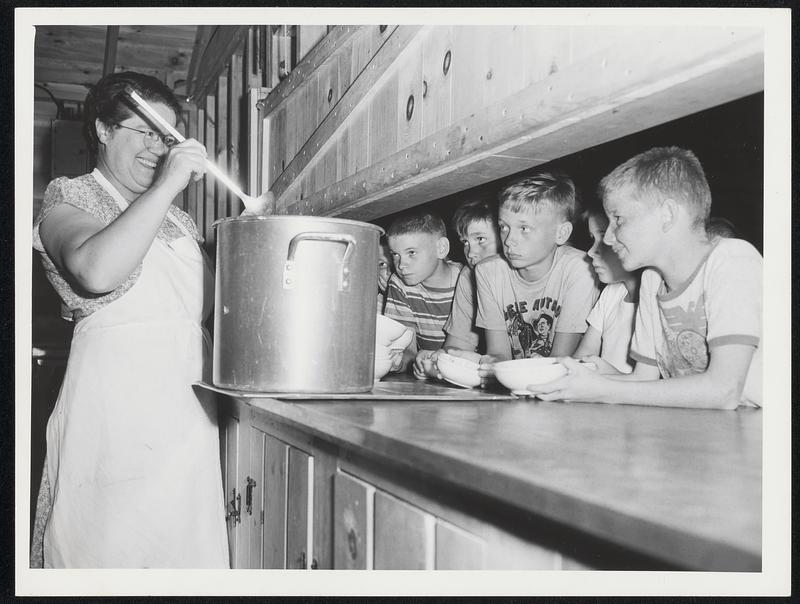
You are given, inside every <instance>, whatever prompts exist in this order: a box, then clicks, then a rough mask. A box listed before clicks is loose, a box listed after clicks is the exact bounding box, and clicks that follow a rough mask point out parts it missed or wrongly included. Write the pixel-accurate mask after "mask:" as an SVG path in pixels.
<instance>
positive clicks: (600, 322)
mask: <svg viewBox="0 0 800 604" xmlns="http://www.w3.org/2000/svg"><path fill="white" fill-rule="evenodd" d="M627 296H628V289H627V288H626V287H625V284H624V283H610V284H608V285H606V286H605V287H604V288H603V291H602V292H600V298H598V300H597V303H596V304H595V305H594V308H593V309H592V312H590V313H589V316H588V317H587V318H586V322H587V323H588V324H589V325H591V326H592V327H594V328H595V329H596V330H597V331H598V332H599V333H600V336H601V338H602V340H601V342H600V358H601V359H603V360H604V361H608V362H609V363H611V364H612V365H613V366H614V367H616V369H617V370H618V371H621V372H622V373H630V372H631V371H632V370H633V367H631V365H630V363H628V355H629V353H630V348H631V336H632V335H633V324H634V321H635V319H636V304H635V303H633V302H626V301H625V298H626V297H627Z"/></svg>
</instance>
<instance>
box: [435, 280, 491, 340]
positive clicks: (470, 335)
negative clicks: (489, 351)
mask: <svg viewBox="0 0 800 604" xmlns="http://www.w3.org/2000/svg"><path fill="white" fill-rule="evenodd" d="M477 312H478V300H477V294H476V289H475V273H474V271H473V270H472V269H470V268H469V267H468V266H465V267H464V268H462V269H461V273H460V274H459V275H458V282H457V283H456V291H455V295H454V296H453V308H452V309H451V310H450V316H449V317H448V318H447V322H446V323H445V324H444V331H445V333H446V334H447V336H448V337H449V338H450V340H451V342H452V343H453V344H454V345H455V346H456V348H459V349H461V350H469V351H472V352H475V351H477V350H478V348H479V347H480V345H481V340H482V338H481V335H482V333H483V330H482V329H479V328H477V327H475V315H476V313H477Z"/></svg>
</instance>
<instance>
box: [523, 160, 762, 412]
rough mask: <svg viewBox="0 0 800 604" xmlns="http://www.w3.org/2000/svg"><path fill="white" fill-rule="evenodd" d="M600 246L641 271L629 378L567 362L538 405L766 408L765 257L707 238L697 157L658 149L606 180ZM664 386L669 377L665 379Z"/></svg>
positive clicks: (704, 187)
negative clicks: (604, 222) (763, 348)
mask: <svg viewBox="0 0 800 604" xmlns="http://www.w3.org/2000/svg"><path fill="white" fill-rule="evenodd" d="M600 192H601V195H602V197H603V206H604V208H605V212H606V214H607V215H608V218H609V222H610V224H609V227H608V230H607V231H606V233H605V238H604V241H605V242H606V244H608V245H610V246H611V247H612V248H613V250H614V251H615V252H616V254H617V255H618V256H619V258H620V261H621V263H622V266H623V268H625V270H627V271H633V270H635V269H637V268H641V267H646V270H645V271H644V272H643V273H642V281H641V286H640V292H639V308H638V311H637V314H636V325H635V328H634V334H633V341H632V343H631V357H632V358H633V359H634V360H635V361H636V365H635V367H634V369H633V373H632V374H630V375H628V376H603V375H599V374H597V373H594V372H592V371H590V370H588V369H585V368H583V367H580V366H579V365H578V364H577V363H576V362H575V361H573V360H571V359H564V363H565V365H567V366H568V368H569V370H570V373H569V374H568V375H566V376H564V377H563V378H561V379H559V380H555V381H553V382H551V383H549V384H544V385H542V386H540V387H537V388H536V392H537V394H538V395H539V397H540V398H543V399H546V400H552V399H566V400H584V401H599V402H605V403H629V404H643V405H660V406H678V407H705V408H722V409H733V408H735V407H736V406H738V405H739V404H742V403H743V404H746V405H754V406H761V400H762V394H761V347H760V338H761V290H762V259H761V255H760V254H759V253H758V252H757V251H756V249H755V248H754V247H753V246H752V245H750V244H749V243H747V242H745V241H743V240H741V239H726V238H710V237H709V236H708V234H707V233H706V230H705V224H706V220H707V219H708V215H709V208H710V206H711V192H710V190H709V187H708V183H707V181H706V177H705V174H704V172H703V168H702V166H701V165H700V162H699V161H698V159H697V157H695V155H694V154H693V153H692V152H691V151H687V150H684V149H680V148H677V147H662V148H654V149H650V150H649V151H646V152H644V153H642V154H640V155H637V156H635V157H633V158H631V159H629V160H628V161H626V162H625V163H624V164H622V165H621V166H619V167H617V168H616V169H615V170H614V171H612V172H611V173H610V174H609V175H608V176H606V177H605V178H603V180H602V181H601V182H600ZM660 378H663V379H660Z"/></svg>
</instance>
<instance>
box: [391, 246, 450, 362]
mask: <svg viewBox="0 0 800 604" xmlns="http://www.w3.org/2000/svg"><path fill="white" fill-rule="evenodd" d="M445 263H446V264H447V268H448V269H449V270H450V282H449V285H448V286H447V287H426V286H424V285H423V284H422V283H420V284H418V285H406V284H405V283H403V281H402V279H400V277H399V275H397V273H395V274H393V275H392V276H391V277H390V278H389V284H388V285H387V286H386V307H385V309H384V311H383V314H384V315H386V316H387V317H389V318H390V319H394V320H395V321H399V322H400V323H402V324H403V325H405V326H406V327H411V328H412V329H413V330H414V331H415V332H416V334H417V349H418V350H437V349H439V348H441V347H442V345H443V344H444V339H445V333H444V331H443V327H444V324H445V322H446V321H447V317H448V316H450V307H451V306H452V304H453V294H454V293H455V289H456V281H457V280H458V274H459V272H460V271H461V266H462V265H461V264H459V263H458V262H452V261H450V260H446V261H445Z"/></svg>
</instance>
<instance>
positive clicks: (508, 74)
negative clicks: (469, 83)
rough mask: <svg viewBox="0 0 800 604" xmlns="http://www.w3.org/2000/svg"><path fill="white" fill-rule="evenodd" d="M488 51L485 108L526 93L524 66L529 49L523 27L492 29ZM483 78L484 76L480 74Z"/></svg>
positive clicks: (483, 96) (483, 90)
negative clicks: (524, 59)
mask: <svg viewBox="0 0 800 604" xmlns="http://www.w3.org/2000/svg"><path fill="white" fill-rule="evenodd" d="M491 29H492V32H491V34H489V35H487V36H486V38H487V39H488V40H489V47H488V52H487V54H486V57H485V63H484V66H485V70H484V71H482V77H481V78H480V81H481V83H482V84H483V86H482V103H483V105H484V106H486V105H490V104H492V103H496V102H497V101H500V100H502V99H504V98H506V97H508V96H510V95H511V94H513V93H515V92H517V91H519V90H522V87H523V83H524V78H523V73H522V68H521V65H522V64H523V60H522V59H523V51H524V47H525V39H524V35H523V34H524V29H523V28H522V26H518V25H513V26H498V27H493V28H491ZM479 75H481V74H480V73H479Z"/></svg>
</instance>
